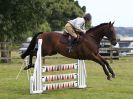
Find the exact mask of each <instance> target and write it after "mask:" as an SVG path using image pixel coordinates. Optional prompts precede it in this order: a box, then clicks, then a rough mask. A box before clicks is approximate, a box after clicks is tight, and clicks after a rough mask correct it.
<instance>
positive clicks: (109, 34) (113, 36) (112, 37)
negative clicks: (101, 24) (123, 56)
mask: <svg viewBox="0 0 133 99" xmlns="http://www.w3.org/2000/svg"><path fill="white" fill-rule="evenodd" d="M113 24H114V22H113V23H111V22H109V23H108V24H107V25H108V26H107V32H106V33H105V36H106V37H107V38H108V39H109V40H110V42H111V44H112V45H116V44H117V41H116V33H115V29H114V26H113Z"/></svg>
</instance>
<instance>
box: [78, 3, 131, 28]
mask: <svg viewBox="0 0 133 99" xmlns="http://www.w3.org/2000/svg"><path fill="white" fill-rule="evenodd" d="M76 1H78V2H79V5H80V6H86V13H91V15H92V25H93V26H96V25H98V24H100V23H104V22H109V21H112V22H113V21H115V24H114V26H117V27H133V0H76Z"/></svg>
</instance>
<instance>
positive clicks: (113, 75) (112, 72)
mask: <svg viewBox="0 0 133 99" xmlns="http://www.w3.org/2000/svg"><path fill="white" fill-rule="evenodd" d="M99 57H100V58H101V60H102V61H103V62H104V64H105V65H106V66H107V68H108V70H109V72H110V73H111V74H112V78H115V73H114V71H113V69H112V68H111V67H110V65H109V63H108V62H107V61H106V60H105V59H104V58H103V57H102V56H101V55H100V54H99Z"/></svg>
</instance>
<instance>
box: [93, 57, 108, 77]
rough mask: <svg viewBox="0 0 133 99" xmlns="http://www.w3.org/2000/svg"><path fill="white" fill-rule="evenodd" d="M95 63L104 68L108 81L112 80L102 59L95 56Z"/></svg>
mask: <svg viewBox="0 0 133 99" xmlns="http://www.w3.org/2000/svg"><path fill="white" fill-rule="evenodd" d="M93 61H95V62H96V63H99V64H100V65H101V66H102V67H103V70H104V73H105V74H106V75H107V79H108V80H110V75H109V72H108V70H107V68H106V67H105V64H104V62H103V61H102V60H101V59H100V57H98V56H95V59H93Z"/></svg>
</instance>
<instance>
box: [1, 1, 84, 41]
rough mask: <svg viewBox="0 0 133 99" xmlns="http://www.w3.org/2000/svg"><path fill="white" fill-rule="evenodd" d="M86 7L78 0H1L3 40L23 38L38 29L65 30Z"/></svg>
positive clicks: (20, 39) (19, 39)
mask: <svg viewBox="0 0 133 99" xmlns="http://www.w3.org/2000/svg"><path fill="white" fill-rule="evenodd" d="M85 11H86V7H85V6H83V7H81V6H80V5H79V3H78V1H74V0H0V35H1V36H0V41H12V42H21V41H22V40H24V39H25V38H27V37H28V36H32V35H33V34H34V33H37V32H41V31H55V30H63V27H64V25H65V23H66V22H67V21H68V20H70V19H73V18H75V17H77V16H82V15H83V14H84V13H85Z"/></svg>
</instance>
